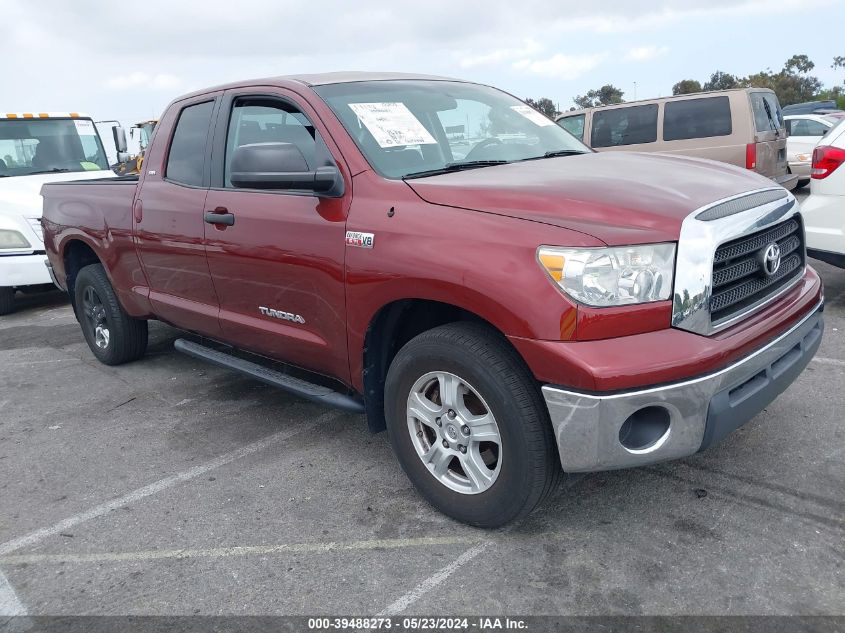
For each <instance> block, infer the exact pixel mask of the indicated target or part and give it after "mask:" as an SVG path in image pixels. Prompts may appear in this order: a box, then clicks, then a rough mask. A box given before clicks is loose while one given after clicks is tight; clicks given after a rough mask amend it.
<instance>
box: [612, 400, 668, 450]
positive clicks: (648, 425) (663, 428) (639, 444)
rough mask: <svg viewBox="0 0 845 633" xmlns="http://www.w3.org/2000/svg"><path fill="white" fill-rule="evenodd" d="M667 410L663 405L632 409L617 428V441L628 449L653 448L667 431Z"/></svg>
mask: <svg viewBox="0 0 845 633" xmlns="http://www.w3.org/2000/svg"><path fill="white" fill-rule="evenodd" d="M670 421H671V420H670V417H669V411H667V410H666V409H664V408H663V407H643V408H642V409H639V410H637V411H634V413H632V414H631V415H629V416H628V419H627V420H625V422H624V423H623V424H622V428H620V429H619V442H620V443H621V444H622V446H624V447H625V448H627V449H628V450H629V451H644V450H648V449H650V448H653V447H654V446H655V445H656V444H657V443H658V442H660V441H661V440H662V439H663V438H664V437H665V436H666V434H667V433H668V432H669V424H670Z"/></svg>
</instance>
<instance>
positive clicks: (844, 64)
mask: <svg viewBox="0 0 845 633" xmlns="http://www.w3.org/2000/svg"><path fill="white" fill-rule="evenodd" d="M830 67H831V68H833V69H836V68H845V56H843V55H838V56H836V57H834V58H833V64H831V65H830Z"/></svg>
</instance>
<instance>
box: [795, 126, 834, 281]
mask: <svg viewBox="0 0 845 633" xmlns="http://www.w3.org/2000/svg"><path fill="white" fill-rule="evenodd" d="M843 163H845V119H842V120H841V121H840V122H839V123H837V124H836V126H835V127H834V128H833V129H832V130H830V131H829V132H828V133H827V134H826V135H825V137H824V138H823V139H822V140H821V141H820V142H819V144H818V145H817V146H816V148H815V149H814V150H813V167H812V173H811V176H812V180H811V181H810V197H809V198H807V199H806V200H805V201H804V204H803V205H801V214H802V215H803V216H804V227H805V230H806V234H807V254H808V255H809V256H810V257H815V258H816V259H820V260H822V261H825V262H828V263H830V264H833V265H834V266H839V267H840V268H845V167H843V166H842V165H843Z"/></svg>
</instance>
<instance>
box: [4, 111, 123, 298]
mask: <svg viewBox="0 0 845 633" xmlns="http://www.w3.org/2000/svg"><path fill="white" fill-rule="evenodd" d="M115 138H117V135H116V136H115ZM119 149H122V148H119ZM114 175H115V174H114V172H113V171H112V170H111V169H109V162H108V158H107V157H106V152H105V150H104V148H103V143H102V140H101V139H100V135H99V134H98V133H97V128H96V127H95V125H94V122H93V121H92V120H91V119H90V118H89V117H87V116H86V115H84V114H78V113H75V112H65V113H56V112H51V113H41V114H30V113H0V314H8V313H9V312H11V311H12V310H13V309H14V305H15V291H16V290H27V289H29V288H31V287H34V286H40V285H42V284H50V283H52V280H51V278H50V272H49V270H48V269H47V267H46V265H45V261H46V258H45V251H44V241H43V239H44V238H43V236H42V232H41V207H42V204H41V185H43V184H44V183H47V182H59V181H66V180H83V179H84V180H87V179H92V178H107V177H113V176H114Z"/></svg>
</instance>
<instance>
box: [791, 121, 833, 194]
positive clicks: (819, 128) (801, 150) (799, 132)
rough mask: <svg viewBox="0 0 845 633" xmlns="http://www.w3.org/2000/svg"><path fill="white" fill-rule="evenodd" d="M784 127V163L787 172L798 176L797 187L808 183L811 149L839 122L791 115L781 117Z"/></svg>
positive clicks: (811, 157) (811, 156)
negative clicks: (787, 168) (786, 135)
mask: <svg viewBox="0 0 845 633" xmlns="http://www.w3.org/2000/svg"><path fill="white" fill-rule="evenodd" d="M783 120H784V123H785V125H786V133H787V134H788V135H789V136H788V137H787V139H786V161H787V163H788V164H789V171H791V172H792V173H793V174H795V175H796V176H798V186H799V187H804V186H806V185H808V184H809V183H810V169H811V163H812V159H813V149H814V148H815V147H816V145H817V144H818V143H819V141H820V140H821V139H822V137H824V136H825V134H827V133H828V132H829V131H830V129H831V128H832V127H833V126H834V125H836V124H837V123H838V122H839V119H838V118H837V117H833V116H827V115H822V114H792V115H788V116H785V117H783Z"/></svg>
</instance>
